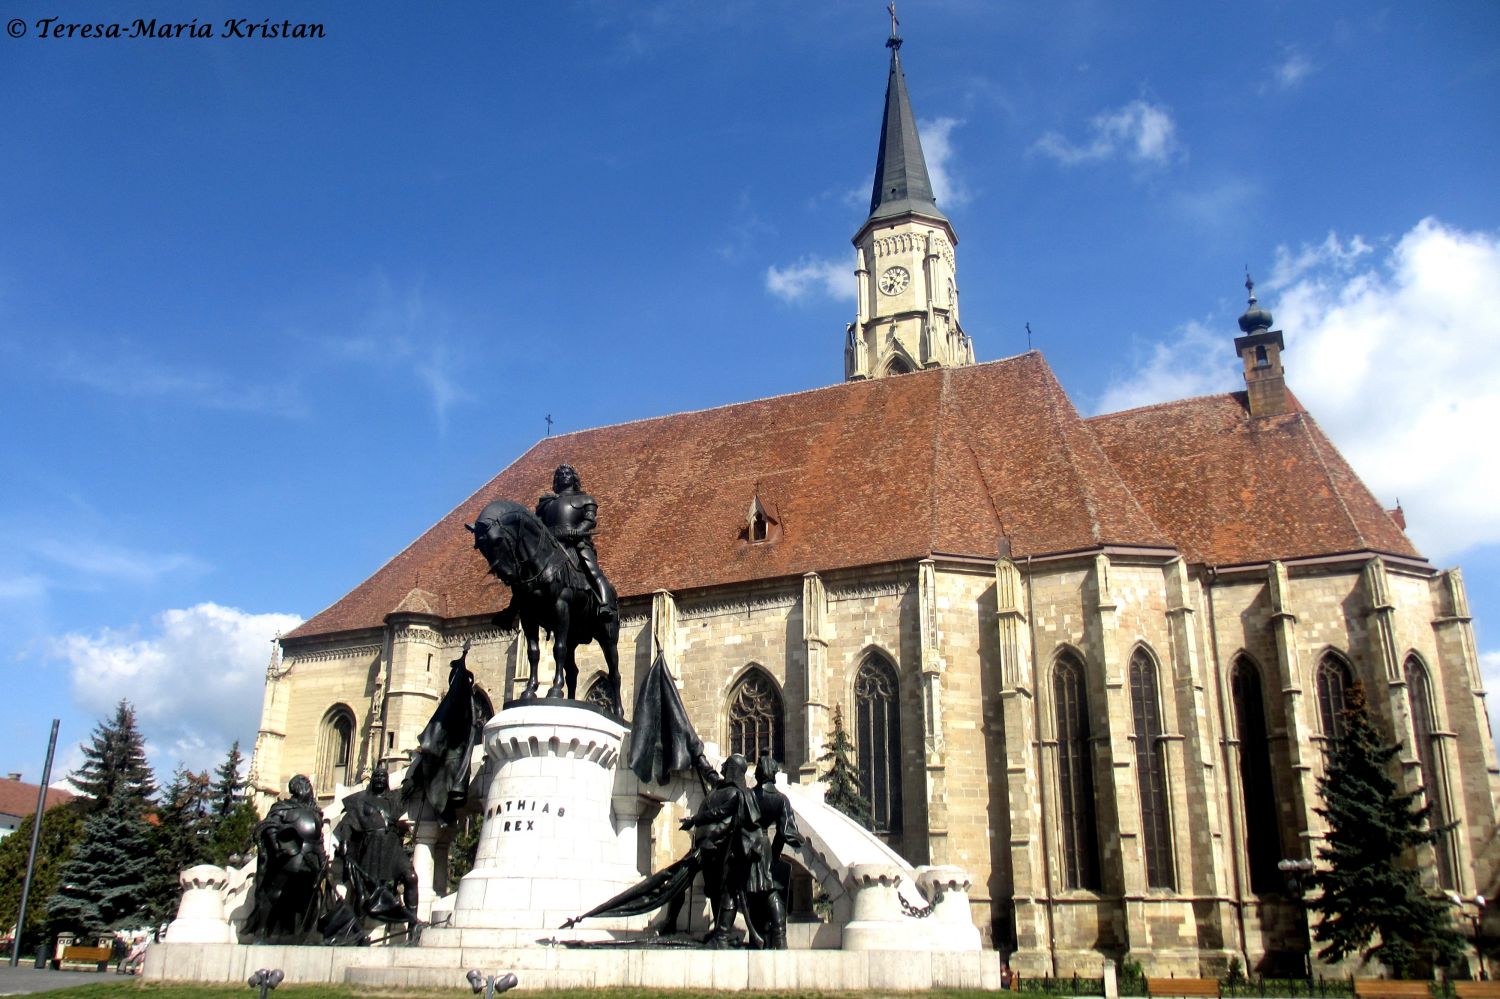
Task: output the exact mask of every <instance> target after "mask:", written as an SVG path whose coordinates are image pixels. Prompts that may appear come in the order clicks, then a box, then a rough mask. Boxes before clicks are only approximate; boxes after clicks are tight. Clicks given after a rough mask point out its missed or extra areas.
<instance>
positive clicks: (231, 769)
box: [213, 739, 245, 822]
mask: <svg viewBox="0 0 1500 999" xmlns="http://www.w3.org/2000/svg"><path fill="white" fill-rule="evenodd" d="M244 762H245V758H244V757H243V756H241V755H240V740H238V739H236V740H234V745H232V746H230V747H229V755H228V756H226V757H225V758H224V762H223V763H221V764H219V769H217V770H215V771H214V802H213V808H214V817H215V818H217V819H218V820H220V821H221V822H222V821H223V820H224V819H225V818H226V817H227V816H228V815H229V813H230V812H232V811H234V809H235V807H236V806H237V805H239V803H240V802H241V801H243V800H245V785H244V782H243V781H241V780H240V767H242V766H243V765H244Z"/></svg>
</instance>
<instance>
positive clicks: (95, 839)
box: [47, 794, 155, 932]
mask: <svg viewBox="0 0 1500 999" xmlns="http://www.w3.org/2000/svg"><path fill="white" fill-rule="evenodd" d="M154 862H155V856H154V851H153V850H152V836H151V827H150V826H149V825H147V823H146V819H145V817H144V815H143V814H142V811H141V803H140V801H139V800H138V799H136V798H134V797H132V796H130V795H128V794H116V795H115V796H114V797H113V798H112V799H111V800H110V802H109V804H108V806H107V807H106V808H105V809H104V810H103V811H96V812H94V813H93V814H92V815H90V816H89V818H88V821H86V822H85V823H84V826H83V840H82V842H80V843H79V844H78V846H77V847H76V848H75V849H74V851H73V855H72V857H71V858H70V859H69V860H68V862H67V863H66V864H65V865H63V869H62V874H61V876H60V878H59V881H60V884H59V886H58V889H57V891H56V892H54V893H53V895H52V896H51V898H49V899H48V900H47V911H48V913H49V914H50V916H51V917H52V920H53V922H54V924H55V925H56V926H57V927H58V928H59V929H68V930H73V931H75V932H89V931H102V930H109V929H115V928H117V927H120V926H132V925H140V923H142V922H143V921H145V920H146V918H147V915H148V914H147V908H148V904H149V902H150V895H149V890H148V887H147V882H148V879H149V878H150V876H151V869H152V865H153V864H154Z"/></svg>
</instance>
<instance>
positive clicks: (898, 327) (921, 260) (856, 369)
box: [844, 5, 974, 381]
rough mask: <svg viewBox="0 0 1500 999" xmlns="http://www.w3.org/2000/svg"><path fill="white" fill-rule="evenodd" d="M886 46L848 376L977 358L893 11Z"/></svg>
mask: <svg viewBox="0 0 1500 999" xmlns="http://www.w3.org/2000/svg"><path fill="white" fill-rule="evenodd" d="M892 6H893V7H894V5H892ZM885 44H886V47H887V48H889V49H890V50H891V75H890V80H889V82H887V84H886V88H885V120H884V121H883V122H881V125H880V151H879V152H878V153H877V154H876V158H875V188H874V190H873V191H872V192H871V194H870V217H869V218H867V219H866V220H865V223H864V225H862V226H860V229H859V232H857V233H855V235H854V247H855V265H854V274H855V281H856V284H857V286H858V309H859V312H858V315H857V316H856V317H855V320H854V322H853V323H851V324H850V325H849V339H848V343H847V344H846V345H845V347H844V380H845V381H858V380H860V379H864V378H884V377H885V376H886V375H899V374H905V373H907V372H910V371H916V370H918V369H921V368H940V367H953V366H957V365H962V364H973V363H974V347H973V344H972V343H971V342H970V340H969V338H968V336H966V335H965V334H964V332H963V328H962V327H961V326H960V325H959V322H958V278H957V274H956V271H955V268H954V263H953V249H954V247H955V246H957V245H958V236H957V235H956V234H955V233H954V232H953V224H952V223H951V222H949V221H948V218H947V216H945V215H944V214H943V213H942V212H941V211H939V210H938V206H937V201H936V200H935V199H934V198H933V195H932V180H931V179H930V178H929V177H928V175H927V161H926V160H925V159H923V157H922V142H921V139H920V138H919V137H918V135H917V122H916V118H915V117H913V115H912V112H911V99H910V98H908V97H907V94H906V75H905V74H904V73H903V72H902V71H901V37H900V36H899V35H897V34H896V17H895V12H894V10H893V11H892V13H891V37H890V39H889V40H888V41H887V42H886V43H885Z"/></svg>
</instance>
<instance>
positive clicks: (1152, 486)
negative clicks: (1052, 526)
mask: <svg viewBox="0 0 1500 999" xmlns="http://www.w3.org/2000/svg"><path fill="white" fill-rule="evenodd" d="M1245 406H1246V403H1245V393H1243V392H1233V393H1229V394H1226V395H1214V396H1205V397H1203V398H1199V399H1185V400H1183V401H1181V402H1169V403H1163V404H1162V405H1158V406H1147V407H1146V408H1144V409H1132V410H1128V411H1126V412H1123V413H1111V414H1109V415H1106V416H1096V417H1094V418H1093V419H1091V420H1089V421H1088V426H1089V428H1090V429H1091V430H1092V431H1093V432H1094V435H1095V436H1096V437H1097V438H1098V440H1099V444H1100V446H1102V447H1103V448H1104V450H1105V452H1106V453H1107V454H1108V455H1109V456H1110V458H1111V460H1112V461H1113V462H1114V463H1115V467H1116V468H1118V469H1119V470H1120V474H1121V475H1122V476H1123V477H1124V479H1125V481H1126V482H1127V483H1128V484H1129V485H1130V488H1131V490H1132V491H1133V492H1134V493H1135V495H1136V497H1137V498H1138V499H1139V500H1140V501H1141V504H1142V505H1143V506H1144V507H1145V508H1146V511H1147V512H1148V513H1149V514H1150V515H1151V518H1152V520H1154V521H1155V522H1156V523H1157V524H1160V525H1161V527H1162V529H1163V530H1165V531H1166V532H1167V533H1168V534H1169V535H1171V537H1172V539H1173V540H1174V541H1175V542H1176V543H1177V547H1178V548H1179V549H1180V550H1181V551H1182V553H1183V555H1184V557H1186V558H1187V559H1188V560H1189V561H1191V562H1203V563H1207V564H1211V565H1235V564H1238V563H1245V562H1259V561H1265V560H1269V559H1274V558H1280V559H1287V558H1298V557H1305V556H1313V555H1326V554H1336V553H1339V552H1349V551H1362V550H1370V551H1378V552H1387V553H1390V554H1393V555H1405V556H1410V557H1415V558H1420V556H1419V555H1418V553H1417V550H1416V549H1415V548H1414V547H1413V546H1412V543H1411V542H1410V541H1409V540H1408V539H1407V537H1406V535H1405V534H1403V533H1402V531H1401V529H1400V528H1399V527H1397V526H1396V523H1395V521H1393V520H1392V519H1391V516H1390V514H1388V513H1387V512H1386V511H1385V510H1384V509H1383V508H1382V507H1381V505H1380V503H1378V502H1377V501H1376V499H1375V497H1374V496H1372V495H1371V494H1370V491H1369V489H1367V488H1366V487H1365V484H1364V483H1363V482H1361V481H1360V480H1359V477H1358V476H1356V475H1355V474H1354V470H1353V469H1352V468H1350V467H1349V464H1348V463H1347V462H1346V461H1344V458H1343V456H1342V455H1340V454H1339V453H1338V450H1337V449H1336V448H1334V446H1333V444H1332V443H1330V442H1329V440H1328V438H1327V437H1325V436H1324V435H1323V431H1322V430H1321V429H1319V428H1318V425H1317V423H1315V422H1314V421H1313V418H1312V417H1311V416H1310V415H1308V413H1307V412H1306V411H1304V410H1303V409H1302V407H1301V405H1300V404H1299V403H1297V401H1296V400H1295V399H1293V400H1292V411H1291V412H1289V413H1286V414H1284V415H1282V416H1268V417H1261V418H1259V419H1255V420H1251V419H1250V418H1249V415H1248V413H1247V411H1246V408H1245Z"/></svg>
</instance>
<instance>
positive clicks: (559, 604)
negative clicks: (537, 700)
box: [547, 591, 568, 697]
mask: <svg viewBox="0 0 1500 999" xmlns="http://www.w3.org/2000/svg"><path fill="white" fill-rule="evenodd" d="M564 592H566V591H564ZM555 607H556V613H557V620H555V621H553V622H552V625H553V627H552V662H553V664H554V667H555V669H554V671H553V674H552V686H551V687H548V688H547V696H548V697H564V696H566V694H565V692H564V690H565V687H564V684H563V671H564V669H565V668H566V667H567V663H568V601H567V600H565V599H564V598H563V597H562V596H561V595H559V596H558V598H557V601H556V605H555Z"/></svg>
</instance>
